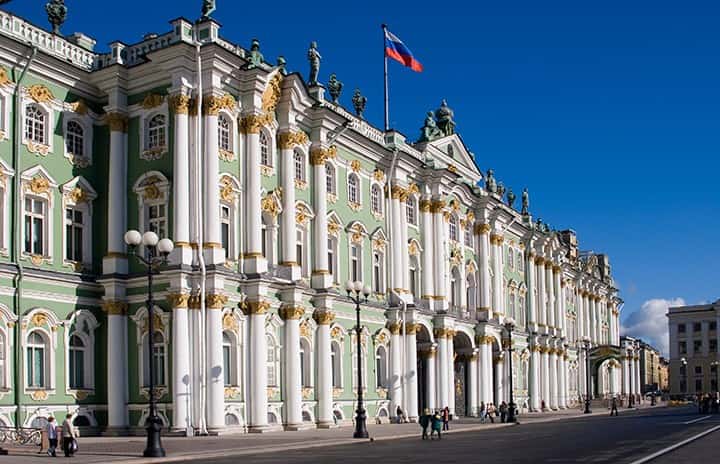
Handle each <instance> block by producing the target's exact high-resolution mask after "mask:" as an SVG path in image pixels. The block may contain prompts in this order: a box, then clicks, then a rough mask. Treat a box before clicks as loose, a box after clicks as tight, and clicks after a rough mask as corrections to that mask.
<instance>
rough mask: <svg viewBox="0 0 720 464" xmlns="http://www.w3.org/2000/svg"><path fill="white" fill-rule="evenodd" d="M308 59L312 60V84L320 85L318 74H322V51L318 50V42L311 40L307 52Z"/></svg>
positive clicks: (310, 79)
mask: <svg viewBox="0 0 720 464" xmlns="http://www.w3.org/2000/svg"><path fill="white" fill-rule="evenodd" d="M307 57H308V61H309V62H310V78H309V79H308V81H309V84H310V85H318V75H319V74H320V60H321V59H322V56H320V52H318V50H317V42H315V41H313V42H310V48H309V49H308V52H307Z"/></svg>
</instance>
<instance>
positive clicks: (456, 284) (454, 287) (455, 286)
mask: <svg viewBox="0 0 720 464" xmlns="http://www.w3.org/2000/svg"><path fill="white" fill-rule="evenodd" d="M460 290H461V285H460V271H458V268H456V267H455V268H453V270H452V273H451V274H450V306H451V307H452V308H458V307H459V306H460Z"/></svg>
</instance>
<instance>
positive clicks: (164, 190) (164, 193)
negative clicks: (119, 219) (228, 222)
mask: <svg viewBox="0 0 720 464" xmlns="http://www.w3.org/2000/svg"><path fill="white" fill-rule="evenodd" d="M153 177H155V178H156V179H155V182H152V181H153V180H154V179H153ZM151 185H152V186H154V187H156V188H157V194H158V196H157V197H156V198H152V195H149V194H148V192H149V191H148V190H146V189H147V188H148V187H150V186H151ZM133 191H134V192H135V194H136V195H137V201H138V230H140V231H143V232H144V231H147V230H148V224H149V217H148V215H149V211H148V208H149V207H150V206H155V205H163V204H164V205H165V221H166V223H165V227H166V229H167V233H168V235H170V234H171V233H172V224H171V223H170V217H169V215H168V213H169V208H170V204H169V203H170V202H169V196H170V182H168V180H167V178H166V177H165V176H164V175H163V174H162V173H161V172H159V171H148V172H146V173H145V174H143V175H141V176H140V178H138V180H137V181H136V182H135V185H134V186H133ZM218 214H219V212H218ZM160 238H165V237H160Z"/></svg>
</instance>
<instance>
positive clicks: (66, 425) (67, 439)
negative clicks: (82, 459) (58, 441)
mask: <svg viewBox="0 0 720 464" xmlns="http://www.w3.org/2000/svg"><path fill="white" fill-rule="evenodd" d="M77 436H78V433H77V429H76V428H75V426H74V425H73V423H72V414H68V415H67V416H65V421H64V422H63V425H62V438H63V451H64V452H65V457H66V458H69V457H70V456H72V455H73V454H75V451H74V447H73V442H74V441H75V439H76V438H77Z"/></svg>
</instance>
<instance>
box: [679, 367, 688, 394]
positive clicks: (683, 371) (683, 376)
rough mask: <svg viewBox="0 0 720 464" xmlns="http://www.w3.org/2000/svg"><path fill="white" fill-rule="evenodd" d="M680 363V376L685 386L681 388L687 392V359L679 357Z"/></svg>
mask: <svg viewBox="0 0 720 464" xmlns="http://www.w3.org/2000/svg"><path fill="white" fill-rule="evenodd" d="M680 364H681V367H680V378H681V379H682V380H683V381H684V382H685V388H683V389H682V390H684V391H683V393H686V394H687V359H685V358H680Z"/></svg>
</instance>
